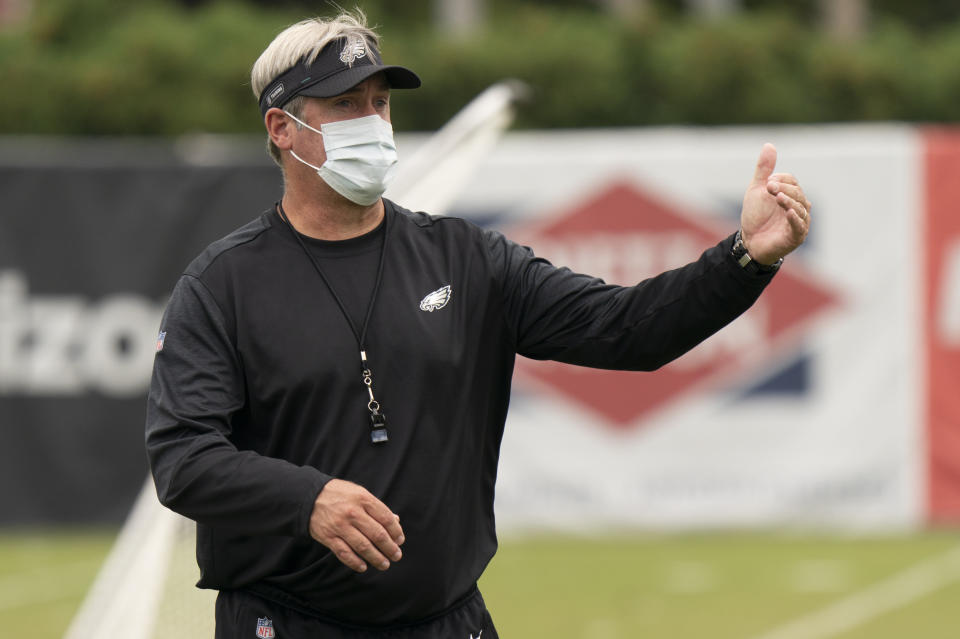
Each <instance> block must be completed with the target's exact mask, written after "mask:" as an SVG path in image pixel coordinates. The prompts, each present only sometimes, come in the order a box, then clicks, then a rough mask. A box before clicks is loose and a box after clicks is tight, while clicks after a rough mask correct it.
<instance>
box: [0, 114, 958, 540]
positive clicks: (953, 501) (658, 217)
mask: <svg viewBox="0 0 960 639" xmlns="http://www.w3.org/2000/svg"><path fill="white" fill-rule="evenodd" d="M420 141H421V138H418V137H413V136H410V137H406V138H404V137H400V139H399V146H400V150H401V158H403V157H409V155H410V153H411V152H412V151H413V150H414V149H415V148H416V146H417V145H418V144H419V142H420ZM765 141H772V142H774V143H775V144H776V145H777V147H778V149H779V151H780V161H779V163H778V170H783V171H789V172H792V173H795V174H796V175H797V176H799V178H800V180H801V182H802V184H803V185H804V188H805V190H806V192H807V194H808V196H809V198H810V199H811V200H812V202H813V203H814V208H813V220H814V224H813V232H812V233H811V235H810V238H809V240H808V243H807V245H806V246H805V247H804V248H803V249H802V250H800V251H798V252H797V253H796V254H794V255H791V256H790V257H788V258H787V260H786V262H785V265H784V267H783V269H782V270H781V272H780V273H779V274H778V275H777V277H776V278H775V280H774V282H773V284H771V286H770V288H769V289H768V290H767V291H766V292H765V293H764V295H763V296H762V298H761V300H760V301H759V302H758V303H757V304H756V305H755V307H754V308H753V309H751V310H750V311H749V312H748V313H747V314H746V315H745V316H743V317H742V318H740V319H739V320H737V321H736V322H735V323H734V324H732V325H731V326H730V327H728V328H727V329H725V330H724V331H722V332H721V333H719V334H718V335H716V336H714V337H713V338H711V339H710V340H708V341H707V342H705V343H704V344H703V345H701V346H700V347H698V348H697V349H695V350H694V351H693V352H691V353H689V354H688V355H686V356H684V357H683V358H681V359H679V360H677V361H676V362H674V363H672V364H670V365H668V366H666V367H664V368H663V369H661V370H660V371H657V372H654V373H611V372H604V371H593V370H587V369H580V368H575V367H569V366H563V365H557V364H552V363H543V362H531V361H527V360H522V359H521V360H520V361H518V366H517V372H516V375H515V382H514V389H515V392H514V397H513V402H512V407H511V414H510V417H509V420H508V424H507V429H506V436H505V439H504V443H503V448H502V462H501V468H500V477H499V481H498V492H497V516H498V523H499V527H500V529H501V530H504V531H509V530H523V529H530V528H544V527H546V528H558V529H563V530H588V531H595V530H602V529H609V528H617V527H630V528H636V527H641V528H656V529H659V528H665V529H682V528H693V527H698V528H699V527H711V528H717V527H753V526H764V527H770V526H803V527H825V526H826V527H842V528H845V529H857V530H864V529H870V530H890V529H898V528H906V527H916V526H920V525H924V524H925V523H927V522H929V521H936V522H956V521H958V520H960V471H958V469H960V461H958V460H960V436H958V432H960V405H958V404H957V401H956V392H955V389H956V388H957V383H956V382H957V377H958V376H960V372H958V369H960V359H958V352H960V350H958V349H960V347H958V344H960V338H958V337H957V336H958V335H960V328H958V327H960V297H958V295H957V294H955V291H958V290H960V257H958V256H960V248H958V247H960V227H957V225H956V219H957V218H956V216H955V215H954V214H953V213H952V206H951V202H956V201H958V196H960V193H957V192H956V186H955V184H956V180H955V179H953V176H955V175H956V174H957V171H958V170H960V134H958V133H957V132H956V131H919V130H917V129H915V128H912V127H907V126H850V127H839V126H837V127H833V126H831V127H798V128H770V129H759V128H745V129H651V130H613V131H590V132H587V131H583V132H579V131H573V132H550V133H536V132H529V133H513V134H509V135H508V136H507V137H506V138H505V139H504V141H503V142H502V143H501V144H500V145H499V146H498V147H497V149H496V150H495V151H494V153H493V154H492V155H491V156H490V157H489V158H488V160H487V161H486V162H485V163H484V164H483V165H482V168H481V170H480V171H479V173H478V175H477V176H476V177H475V179H474V180H473V181H472V182H471V184H470V186H469V187H468V188H467V189H466V190H465V192H464V193H463V194H462V196H461V197H460V198H459V200H458V201H457V203H456V205H455V207H454V210H453V212H452V214H454V215H461V216H464V217H467V218H470V219H472V220H474V221H476V222H478V223H480V224H484V225H495V226H496V227H497V228H499V229H500V230H502V231H504V232H505V233H506V234H507V235H508V236H509V237H512V238H513V239H516V240H518V241H521V242H523V243H526V244H528V245H530V246H531V247H533V249H534V250H535V251H536V252H537V253H538V254H542V255H543V256H545V257H547V258H549V259H551V260H553V261H554V262H556V263H558V264H564V265H568V266H570V267H571V268H574V269H575V270H580V271H584V272H587V273H591V274H593V275H597V276H600V277H603V278H605V279H607V280H608V281H611V282H617V283H624V284H629V283H633V282H635V281H637V280H639V279H642V278H643V277H646V276H648V275H653V274H656V273H658V272H660V271H662V270H664V269H666V268H672V267H674V266H678V265H680V264H683V263H685V262H687V261H689V260H691V259H695V258H696V257H697V255H698V254H699V253H700V252H701V251H702V250H704V249H705V248H706V247H708V246H711V245H713V244H715V243H716V242H717V241H719V240H720V239H721V238H723V237H725V236H727V235H729V234H730V233H732V232H734V231H735V230H736V228H737V224H738V213H739V206H740V200H741V198H742V195H743V190H744V188H745V187H746V184H747V182H748V181H749V179H750V177H751V176H752V174H753V170H754V165H755V162H756V157H757V155H758V154H759V151H760V148H761V146H762V144H763V142H765ZM259 145H260V141H259V140H257V141H255V142H254V143H253V144H252V148H253V147H259ZM258 152H259V149H258ZM120 156H121V157H122V158H124V159H123V160H122V161H116V160H111V161H109V162H106V161H104V162H100V161H91V160H90V158H89V157H88V156H87V155H85V154H79V156H78V154H76V153H74V154H73V155H72V157H76V159H75V160H70V161H63V160H60V159H58V160H57V161H52V162H51V161H49V160H47V159H46V158H40V159H39V160H36V159H34V160H32V161H31V162H30V165H29V166H26V165H20V166H17V165H14V164H13V163H12V162H7V164H6V166H4V165H3V163H2V162H0V188H2V189H3V191H2V192H3V193H4V196H5V197H4V198H3V204H2V205H0V206H2V208H0V442H2V444H3V445H2V446H0V503H2V508H0V513H2V514H0V524H10V523H50V522H65V521H116V520H118V519H119V518H121V517H122V516H123V514H125V512H126V510H127V509H128V508H129V505H130V503H132V499H133V496H134V495H135V494H136V492H137V489H138V488H139V487H140V485H141V483H142V480H143V477H144V475H145V473H146V464H145V460H144V454H143V450H142V427H143V409H144V393H145V390H146V384H147V381H148V379H149V372H150V364H151V362H152V357H153V351H154V346H155V340H156V329H157V325H158V323H159V316H160V313H161V312H162V307H163V304H164V302H165V299H166V296H167V295H168V294H169V291H170V290H171V288H172V286H173V283H174V282H175V280H176V278H177V276H178V275H179V273H180V272H181V270H182V269H183V267H184V266H185V265H186V264H187V263H188V262H189V261H190V260H191V259H192V258H193V257H194V256H195V255H196V254H197V253H198V252H199V251H200V250H201V249H202V248H203V247H204V246H205V245H206V244H208V243H209V242H210V241H212V240H214V239H216V238H218V237H220V236H222V235H223V234H225V233H226V232H228V231H229V230H231V229H233V228H235V227H237V226H239V225H240V224H242V223H244V222H246V221H247V220H249V219H250V218H252V217H254V216H255V215H257V214H258V213H259V212H260V211H262V210H263V209H264V208H266V207H267V206H269V205H270V204H271V203H272V202H273V201H274V200H275V199H276V198H277V197H278V195H279V193H280V183H279V174H278V171H277V170H276V168H275V167H273V166H272V165H270V164H269V163H268V162H267V161H257V162H249V161H246V160H245V159H242V158H245V157H247V156H245V155H244V154H242V153H241V154H237V155H231V156H230V158H234V157H235V158H241V159H237V160H236V161H233V160H231V159H230V158H228V159H226V160H224V159H223V157H221V158H220V159H219V160H216V161H214V162H213V163H209V162H207V163H205V164H197V163H196V162H192V163H191V162H187V161H184V160H183V159H182V158H181V157H179V156H177V154H176V153H170V154H168V155H167V156H164V157H161V158H160V159H159V160H158V159H154V160H151V161H149V162H147V161H139V162H131V161H129V160H127V159H126V158H130V157H133V158H137V157H139V154H138V152H137V149H136V147H133V146H131V147H129V148H127V149H125V151H124V152H123V153H120ZM51 157H59V156H51ZM401 161H402V160H401ZM400 203H401V204H403V202H400Z"/></svg>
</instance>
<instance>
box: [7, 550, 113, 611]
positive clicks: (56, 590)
mask: <svg viewBox="0 0 960 639" xmlns="http://www.w3.org/2000/svg"><path fill="white" fill-rule="evenodd" d="M98 565H99V562H97V561H90V560H84V561H75V562H70V563H66V564H61V565H59V566H49V567H46V568H44V569H42V570H31V571H29V572H23V573H18V574H11V575H4V576H2V577H0V612H4V611H7V610H13V609H15V608H21V607H23V606H29V605H33V604H40V603H50V602H54V601H58V600H60V599H66V598H68V597H77V598H78V600H79V599H80V598H82V595H83V592H84V587H85V586H86V585H87V584H88V583H89V582H90V581H92V580H93V577H94V575H95V574H96V572H97V566H98Z"/></svg>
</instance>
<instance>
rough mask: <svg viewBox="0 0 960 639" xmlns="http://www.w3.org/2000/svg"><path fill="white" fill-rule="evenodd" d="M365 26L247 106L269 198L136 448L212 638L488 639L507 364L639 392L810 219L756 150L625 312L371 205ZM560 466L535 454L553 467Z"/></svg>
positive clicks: (515, 257)
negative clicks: (731, 204) (168, 518)
mask: <svg viewBox="0 0 960 639" xmlns="http://www.w3.org/2000/svg"><path fill="white" fill-rule="evenodd" d="M378 46H379V43H378V39H377V36H376V34H374V33H373V32H372V31H370V30H369V29H367V28H366V27H365V25H364V22H363V17H362V14H361V15H358V16H351V15H341V16H339V17H337V18H335V19H333V20H331V21H322V20H308V21H304V22H301V23H299V24H296V25H294V26H292V27H290V28H289V29H287V30H285V31H284V32H282V33H281V34H280V35H278V36H277V38H276V39H275V40H274V41H273V43H271V44H270V46H269V47H267V49H266V50H265V51H264V53H263V54H262V55H261V56H260V59H259V60H257V62H256V64H255V65H254V67H253V71H252V84H253V89H254V92H255V94H256V95H257V96H258V98H259V101H260V107H261V112H262V114H263V117H264V124H265V126H266V129H267V134H268V138H269V141H268V146H269V148H270V152H271V155H272V156H273V157H274V158H275V159H276V161H277V162H278V164H279V165H280V166H281V168H282V170H283V174H284V178H285V189H284V194H283V198H282V200H281V201H280V202H278V203H277V204H276V205H275V206H274V207H271V208H270V209H269V210H268V211H266V212H264V213H263V214H262V215H261V216H260V217H258V218H257V219H255V220H254V221H253V222H251V223H250V224H248V225H246V226H244V227H243V228H241V229H239V230H237V231H235V232H234V233H232V234H231V235H229V236H227V237H226V238H224V239H222V240H220V241H218V242H215V243H214V244H212V245H211V246H210V247H208V248H207V250H206V251H204V252H203V253H202V254H201V255H200V256H199V257H198V258H197V259H196V260H195V261H194V262H193V263H192V264H191V265H190V266H189V267H188V268H187V270H186V271H185V273H184V274H183V276H182V277H181V278H180V280H179V282H178V283H177V286H176V288H175V290H174V293H173V296H172V298H171V300H170V304H169V306H168V308H167V311H166V314H165V316H164V319H163V324H162V327H161V331H162V335H163V336H164V337H163V339H162V340H161V341H160V342H158V343H159V344H160V345H161V347H160V348H159V350H158V352H157V357H156V362H155V366H154V376H153V382H152V385H151V390H150V398H149V406H148V415H147V432H146V442H147V450H148V454H149V458H150V462H151V467H152V470H153V473H154V477H155V480H156V484H157V491H158V495H159V497H160V499H161V501H162V502H163V503H164V504H166V505H167V506H169V507H170V508H172V509H173V510H176V511H178V512H180V513H182V514H184V515H186V516H188V517H191V518H193V519H195V520H196V521H197V523H198V527H197V531H198V532H197V558H198V562H199V564H200V567H201V579H200V582H199V584H198V585H199V586H200V587H204V588H215V589H218V590H219V591H220V594H219V597H218V600H217V609H216V619H217V636H218V637H245V636H259V637H272V636H275V637H278V638H281V639H283V638H294V637H324V638H325V639H326V638H339V637H343V638H347V637H388V636H389V637H408V638H411V639H414V638H434V637H435V638H441V637H442V638H444V639H448V638H451V637H453V638H462V639H467V638H468V637H474V638H477V637H480V636H481V634H482V636H483V637H484V639H494V638H495V637H497V633H496V630H495V628H494V626H493V623H492V621H491V619H490V616H489V614H488V613H487V611H486V609H485V606H484V604H483V599H482V598H481V596H480V594H479V592H478V591H477V589H476V581H477V579H478V577H479V576H480V574H481V573H482V572H483V569H484V567H485V566H486V565H487V563H488V562H489V560H490V559H491V557H492V556H493V554H494V552H495V549H496V536H495V531H494V521H493V495H494V483H495V478H496V469H497V460H498V457H499V447H500V441H501V436H502V433H503V425H504V420H505V418H506V412H507V404H508V400H509V394H510V382H511V375H512V370H513V364H514V359H515V356H516V354H517V353H520V354H522V355H525V356H527V357H533V358H538V359H555V360H559V361H563V362H569V363H571V364H578V365H585V366H593V367H603V368H617V369H630V370H652V369H655V368H657V367H659V366H661V365H663V364H664V363H666V362H668V361H670V360H672V359H674V358H676V357H678V356H679V355H681V354H682V353H684V352H686V351H687V350H689V349H690V348H692V347H693V346H695V345H696V344H697V343H699V342H700V341H702V340H703V339H704V338H706V337H707V336H709V335H710V334H712V333H714V332H715V331H717V330H718V329H720V328H721V327H722V326H724V325H725V324H727V323H728V322H730V321H731V320H733V319H734V318H735V317H737V316H738V315H739V314H741V313H742V312H743V311H745V310H746V309H747V308H748V307H749V306H750V305H751V304H752V303H753V302H754V301H755V299H756V298H757V296H758V295H759V294H760V293H761V291H762V290H763V288H764V287H765V286H766V284H767V283H768V282H769V281H770V279H771V278H772V277H773V275H774V273H775V271H776V269H777V268H778V266H779V264H780V261H781V259H782V258H783V256H785V255H786V254H787V253H789V252H790V251H792V250H793V249H794V248H796V247H797V246H798V245H799V244H800V243H802V242H803V240H804V238H805V236H806V234H807V230H808V226H809V222H810V218H809V209H810V204H809V202H808V201H807V199H806V197H805V196H804V194H803V191H802V190H801V189H800V187H799V185H798V183H797V181H796V180H795V179H794V178H793V177H792V176H790V175H787V174H775V175H774V174H773V168H774V164H775V161H776V152H775V150H774V149H773V147H772V146H769V145H767V146H765V147H764V149H763V151H762V152H761V155H760V160H759V162H758V165H757V169H756V174H755V175H754V178H753V181H752V182H751V184H750V186H749V188H748V190H747V193H746V195H745V197H744V204H743V212H742V216H741V231H739V232H738V233H736V234H732V235H731V236H730V237H728V238H726V239H724V240H723V241H721V242H720V243H719V244H718V245H717V246H715V247H713V248H710V249H708V250H707V251H706V252H705V253H704V254H703V255H702V256H701V257H700V259H699V260H698V261H697V262H694V263H692V264H690V265H688V266H686V267H684V268H681V269H677V270H674V271H670V272H667V273H664V274H662V275H660V276H658V277H656V278H652V279H650V280H647V281H644V282H642V283H640V284H638V285H637V286H635V287H626V288H624V287H617V286H610V285H607V284H605V283H604V282H602V281H600V280H597V279H594V278H591V277H588V276H585V275H578V274H575V273H572V272H570V271H569V270H567V269H563V268H555V267H554V266H552V265H551V264H549V263H548V262H546V261H544V260H541V259H538V258H536V257H534V255H533V254H532V253H531V252H530V251H529V250H528V249H526V248H523V247H520V246H518V245H516V244H513V243H511V242H510V241H508V240H507V239H505V238H504V237H503V236H502V235H500V234H499V233H496V232H493V231H487V230H482V229H479V228H477V227H475V226H473V225H471V224H469V223H467V222H465V221H463V220H459V219H455V218H432V217H430V216H429V215H426V214H424V213H411V212H410V211H406V210H404V209H402V208H401V207H399V206H398V205H396V204H394V203H392V202H389V201H386V200H384V199H382V198H381V194H382V193H383V191H384V189H385V188H386V183H387V182H388V181H389V178H390V175H391V173H392V171H393V167H394V163H395V161H396V151H395V147H394V145H393V137H392V130H391V127H390V124H389V122H390V91H391V89H393V88H415V87H417V86H419V84H420V80H419V78H418V77H417V76H416V75H415V74H414V73H413V72H412V71H410V70H408V69H404V68H402V67H396V66H385V65H383V64H382V62H381V61H380V56H379V53H378ZM547 445H549V444H547Z"/></svg>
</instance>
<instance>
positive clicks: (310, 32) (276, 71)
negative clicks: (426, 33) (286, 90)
mask: <svg viewBox="0 0 960 639" xmlns="http://www.w3.org/2000/svg"><path fill="white" fill-rule="evenodd" d="M349 37H361V38H363V39H364V41H365V42H366V43H367V45H368V46H371V47H374V48H376V49H378V50H379V48H380V36H378V35H377V33H376V32H375V31H374V30H373V29H371V28H369V27H368V26H367V16H366V15H364V13H363V11H361V10H360V9H359V8H356V9H354V10H353V11H352V12H347V11H344V12H343V13H341V14H340V15H338V16H337V17H335V18H332V19H330V20H324V19H323V18H310V19H307V20H301V21H300V22H298V23H296V24H293V25H290V26H289V27H287V28H286V29H284V30H283V31H281V32H280V33H279V34H278V35H277V37H275V38H274V39H273V42H271V43H270V44H269V45H268V46H267V48H266V49H264V51H263V53H261V54H260V57H259V58H257V61H256V62H254V63H253V68H252V69H251V70H250V87H251V88H252V89H253V95H254V96H255V97H256V98H257V99H259V98H260V94H261V93H263V90H264V89H265V88H266V86H267V85H268V84H270V82H271V81H272V80H273V79H274V78H276V77H277V76H278V75H280V74H281V73H283V72H284V71H286V70H287V69H289V68H290V67H292V66H293V65H295V64H296V63H297V62H298V61H299V60H300V59H301V58H306V62H307V63H308V64H310V63H312V62H313V61H314V60H316V59H317V56H318V55H320V51H322V50H323V48H324V47H325V46H327V45H328V44H330V43H331V42H333V41H334V40H339V39H340V38H349ZM305 103H306V101H305V100H304V98H303V97H300V96H297V97H294V98H293V99H291V100H290V101H289V102H287V104H286V105H285V106H284V108H285V109H286V110H287V111H289V112H290V113H292V114H293V115H295V116H296V117H298V118H301V119H302V118H303V108H304V105H305ZM298 126H299V125H298ZM267 151H268V152H269V153H270V157H272V158H273V161H274V162H276V163H277V164H281V163H280V149H278V148H277V145H275V144H274V143H273V140H271V139H270V136H269V135H268V136H267ZM281 166H282V165H281Z"/></svg>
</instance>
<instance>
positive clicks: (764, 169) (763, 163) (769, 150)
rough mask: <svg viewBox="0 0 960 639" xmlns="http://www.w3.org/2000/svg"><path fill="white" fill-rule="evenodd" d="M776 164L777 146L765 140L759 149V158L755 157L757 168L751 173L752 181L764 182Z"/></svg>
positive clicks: (771, 173) (756, 182) (755, 182)
mask: <svg viewBox="0 0 960 639" xmlns="http://www.w3.org/2000/svg"><path fill="white" fill-rule="evenodd" d="M776 166H777V147H775V146H773V145H772V144H770V143H769V142H767V143H766V144H764V145H763V149H762V150H761V151H760V158H759V159H757V170H756V171H754V173H753V183H754V184H766V183H767V180H768V179H769V178H770V176H771V175H773V169H774V168H775V167H776Z"/></svg>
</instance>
